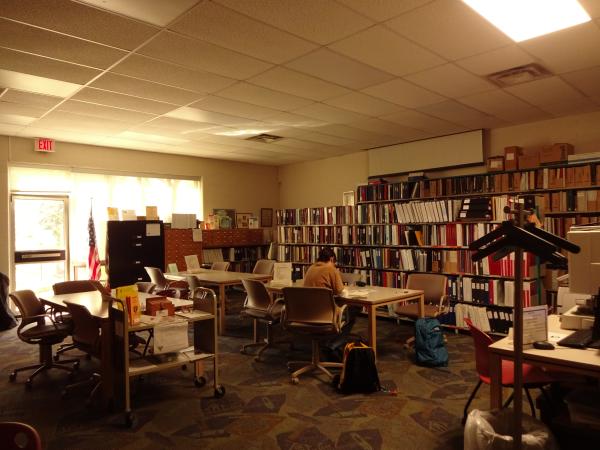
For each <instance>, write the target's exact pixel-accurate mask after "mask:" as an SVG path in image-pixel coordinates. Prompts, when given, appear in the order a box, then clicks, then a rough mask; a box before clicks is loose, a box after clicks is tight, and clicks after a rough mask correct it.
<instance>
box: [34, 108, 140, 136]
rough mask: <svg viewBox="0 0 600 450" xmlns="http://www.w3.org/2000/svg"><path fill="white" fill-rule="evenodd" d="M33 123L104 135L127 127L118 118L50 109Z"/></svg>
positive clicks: (127, 125)
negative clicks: (105, 117)
mask: <svg viewBox="0 0 600 450" xmlns="http://www.w3.org/2000/svg"><path fill="white" fill-rule="evenodd" d="M35 125H36V126H38V127H42V128H49V129H53V128H57V129H59V130H63V131H75V132H78V133H96V134H99V135H104V136H109V135H111V134H113V133H120V132H122V131H125V130H126V129H127V128H128V127H129V124H126V123H123V122H120V121H118V120H110V119H104V118H100V117H91V116H84V115H81V114H74V113H70V112H67V111H52V112H51V113H49V114H48V115H46V116H44V117H42V118H41V119H39V120H38V121H37V122H36V123H35Z"/></svg>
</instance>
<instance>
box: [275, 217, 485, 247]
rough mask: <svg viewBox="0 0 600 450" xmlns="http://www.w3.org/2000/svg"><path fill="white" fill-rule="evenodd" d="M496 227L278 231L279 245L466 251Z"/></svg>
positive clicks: (352, 227) (353, 227) (308, 227)
mask: <svg viewBox="0 0 600 450" xmlns="http://www.w3.org/2000/svg"><path fill="white" fill-rule="evenodd" d="M495 226H496V225H495V224H490V223H481V222H478V223H450V224H444V225H400V224H390V225H337V226H336V225H331V226H312V225H306V226H298V227H279V229H278V238H279V242H282V243H286V244H332V245H385V246H388V245H411V246H421V247H422V246H440V247H463V246H467V245H469V244H470V243H471V242H473V241H474V240H476V239H479V238H480V237H482V236H484V235H485V234H486V233H488V232H490V231H491V230H492V229H493V227H495Z"/></svg>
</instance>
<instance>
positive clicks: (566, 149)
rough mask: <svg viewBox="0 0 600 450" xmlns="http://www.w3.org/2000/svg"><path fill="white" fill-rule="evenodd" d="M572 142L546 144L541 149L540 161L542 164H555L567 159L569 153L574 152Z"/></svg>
mask: <svg viewBox="0 0 600 450" xmlns="http://www.w3.org/2000/svg"><path fill="white" fill-rule="evenodd" d="M574 149H575V148H574V147H573V146H572V145H571V144H554V145H545V146H544V147H542V149H541V150H540V162H541V163H542V164H553V163H557V162H562V161H566V160H567V158H568V156H569V155H572V154H573V152H574Z"/></svg>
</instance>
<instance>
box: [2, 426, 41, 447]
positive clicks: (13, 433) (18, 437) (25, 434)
mask: <svg viewBox="0 0 600 450" xmlns="http://www.w3.org/2000/svg"><path fill="white" fill-rule="evenodd" d="M0 448H2V449H4V450H42V440H41V439H40V435H39V434H38V432H37V431H36V430H35V428H33V427H32V426H30V425H27V424H26V423H21V422H0Z"/></svg>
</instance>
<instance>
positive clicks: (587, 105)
mask: <svg viewBox="0 0 600 450" xmlns="http://www.w3.org/2000/svg"><path fill="white" fill-rule="evenodd" d="M540 108H541V109H543V110H544V111H546V112H549V113H550V114H552V115H553V116H555V117H560V116H569V115H573V114H584V113H588V112H592V111H598V110H600V105H598V104H596V103H595V102H594V101H592V100H591V99H589V98H585V97H583V98H580V99H576V100H568V101H563V102H558V103H551V104H547V105H544V106H540Z"/></svg>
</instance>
